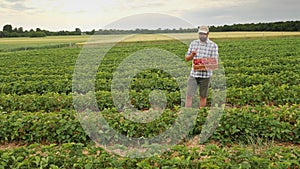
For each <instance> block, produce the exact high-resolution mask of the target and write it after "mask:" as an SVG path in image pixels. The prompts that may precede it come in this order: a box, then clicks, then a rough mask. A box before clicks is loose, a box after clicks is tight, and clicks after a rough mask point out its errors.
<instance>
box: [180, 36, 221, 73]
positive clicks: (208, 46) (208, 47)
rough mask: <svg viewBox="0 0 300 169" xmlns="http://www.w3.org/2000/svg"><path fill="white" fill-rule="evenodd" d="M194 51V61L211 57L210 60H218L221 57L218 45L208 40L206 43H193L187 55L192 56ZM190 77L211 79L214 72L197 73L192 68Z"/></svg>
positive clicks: (196, 41)
mask: <svg viewBox="0 0 300 169" xmlns="http://www.w3.org/2000/svg"><path fill="white" fill-rule="evenodd" d="M192 51H196V56H194V59H200V58H205V57H206V58H207V57H210V58H216V59H217V60H218V57H219V53H218V45H217V44H215V43H214V42H213V41H211V40H209V39H207V41H206V42H205V43H203V42H201V41H200V39H197V40H194V41H192V42H191V44H190V46H189V49H188V51H187V53H186V55H189V54H191V53H192ZM190 76H192V77H201V78H209V77H211V76H212V70H207V71H203V70H197V71H195V70H194V69H193V68H192V70H191V74H190Z"/></svg>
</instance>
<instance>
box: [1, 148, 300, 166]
mask: <svg viewBox="0 0 300 169" xmlns="http://www.w3.org/2000/svg"><path fill="white" fill-rule="evenodd" d="M259 148H260V149H261V151H258V150H252V147H245V146H240V145H235V146H233V147H231V148H227V147H219V146H217V145H213V144H207V145H205V146H203V148H202V150H197V149H195V148H192V147H187V146H184V145H178V146H175V147H174V148H172V149H171V150H170V151H168V152H165V153H163V154H162V155H159V156H158V155H155V156H151V157H147V158H142V159H130V158H127V157H119V156H116V155H111V154H108V153H107V152H106V151H104V150H103V149H102V148H99V147H96V146H84V145H83V144H80V143H65V144H62V145H56V144H51V145H41V144H33V145H29V146H26V147H19V148H14V149H9V150H0V157H1V158H0V164H1V167H0V168H1V169H2V168H3V169H4V168H51V169H58V168H90V169H94V168H142V169H144V168H147V169H148V168H149V169H150V168H165V169H167V168H270V169H286V168H291V169H296V168H299V167H300V164H299V161H298V159H299V158H300V149H299V148H297V147H292V146H290V147H281V146H276V145H275V146H272V147H267V146H260V147H259ZM282 159H285V160H282Z"/></svg>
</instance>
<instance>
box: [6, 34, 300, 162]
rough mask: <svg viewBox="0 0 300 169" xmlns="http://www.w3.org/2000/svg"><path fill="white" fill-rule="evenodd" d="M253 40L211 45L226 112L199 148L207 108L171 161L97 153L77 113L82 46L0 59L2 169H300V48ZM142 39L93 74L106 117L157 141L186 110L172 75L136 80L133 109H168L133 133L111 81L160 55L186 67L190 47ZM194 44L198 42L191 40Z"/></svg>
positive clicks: (148, 74)
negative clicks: (156, 103)
mask: <svg viewBox="0 0 300 169" xmlns="http://www.w3.org/2000/svg"><path fill="white" fill-rule="evenodd" d="M236 34H238V33H236ZM249 34H250V33H249ZM249 34H247V36H246V37H245V34H244V35H242V34H240V35H239V36H240V38H234V39H230V38H227V35H223V36H221V35H219V38H217V34H214V36H213V34H212V36H211V39H214V41H215V42H216V43H217V44H218V46H219V53H220V59H221V64H222V66H224V70H225V74H226V105H227V108H226V109H225V111H224V113H223V115H222V118H221V120H220V123H219V125H218V127H217V129H216V131H215V132H214V134H213V135H212V137H211V138H210V139H209V140H208V141H207V142H205V143H204V144H199V134H200V132H201V130H202V125H203V124H204V123H205V120H206V117H207V115H208V113H209V108H205V109H201V110H199V112H198V117H197V119H196V120H195V127H194V128H193V129H192V131H190V134H189V136H188V138H186V139H185V140H183V141H182V142H181V143H180V144H178V145H176V146H174V147H173V148H172V149H171V150H170V151H167V152H165V153H162V154H160V155H155V156H152V157H147V158H142V159H130V158H126V157H120V156H117V155H114V154H110V153H108V152H107V151H105V150H104V149H103V148H101V147H97V146H95V144H94V143H93V141H92V140H91V139H90V138H89V137H88V136H87V134H86V132H85V131H84V130H83V128H82V127H81V124H80V123H79V121H78V119H77V117H78V115H77V112H76V111H75V110H74V108H73V104H72V101H73V97H72V78H73V73H74V65H75V63H76V60H77V57H78V55H79V53H80V52H81V48H80V46H77V47H69V46H67V47H65V48H51V49H47V48H39V49H35V50H26V51H24V50H21V51H13V52H0V91H1V93H0V112H1V114H0V143H1V146H0V157H1V158H0V168H18V167H19V168H109V167H110V168H300V164H299V161H300V160H299V159H300V147H299V145H300V83H299V80H300V46H299V44H300V38H299V36H278V37H274V34H273V35H272V36H271V35H270V37H268V38H266V37H265V36H267V35H266V34H264V36H262V34H261V33H257V34H256V35H258V36H260V37H256V38H249V37H248V35H249ZM283 34H284V33H283ZM230 35H233V33H230ZM277 35H280V34H277ZM281 35H282V33H281ZM143 36H144V38H142V39H139V38H140V37H139V36H131V38H127V39H126V40H127V41H128V42H126V43H119V44H117V45H116V46H114V47H113V48H112V49H111V50H110V51H109V52H108V53H107V55H106V56H105V58H104V59H103V61H102V62H101V65H100V67H99V69H98V72H97V74H96V77H97V80H96V82H95V88H96V93H95V95H96V98H97V104H98V107H99V109H100V110H101V113H102V115H103V116H104V117H105V118H106V120H107V121H108V122H109V124H110V125H111V126H112V127H113V128H114V129H115V130H117V131H118V132H120V133H122V134H124V135H127V136H129V137H151V136H153V135H158V134H160V133H161V132H162V131H164V130H165V129H167V128H168V126H169V125H171V124H172V123H173V122H174V120H175V119H176V117H177V116H176V115H177V113H178V107H179V106H180V105H181V95H180V91H179V87H178V84H177V83H176V81H174V79H173V78H172V77H170V75H168V74H166V73H164V72H162V71H158V70H145V71H143V72H140V73H139V74H137V75H136V76H135V77H132V80H131V85H130V89H131V90H130V99H131V101H132V103H133V104H134V106H135V107H136V108H138V109H140V110H148V109H149V108H150V107H151V104H150V103H149V94H150V93H151V91H153V90H157V89H159V90H161V91H165V93H166V98H167V100H168V104H167V109H166V111H165V112H164V113H163V114H162V115H161V118H159V119H157V120H156V121H155V122H152V123H147V124H140V123H133V122H132V121H130V120H128V119H125V118H124V117H123V116H122V114H120V113H119V112H118V109H117V108H116V106H114V102H113V100H112V95H111V92H110V91H111V83H112V78H113V72H114V71H115V70H116V69H117V67H118V65H119V63H121V62H122V60H123V59H125V58H126V57H128V56H130V55H131V54H133V53H135V52H137V51H141V50H143V49H149V48H159V49H162V50H166V51H169V52H171V53H174V54H175V55H177V56H179V57H180V58H182V61H183V60H184V55H185V52H186V50H187V47H188V46H187V44H185V43H182V42H181V41H176V40H174V38H171V39H162V40H163V41H158V36H154V37H151V36H150V35H143ZM178 36H179V35H178ZM253 36H254V35H253ZM261 36H262V37H261ZM164 37H165V36H159V38H164ZM186 37H188V36H187V35H185V36H183V37H182V39H186ZM232 37H234V36H232ZM155 38H156V39H155ZM190 38H192V39H194V37H192V34H191V37H190ZM71 39H72V38H71ZM145 39H147V40H149V41H144V40H145ZM175 39H176V38H175ZM178 39H180V38H178ZM187 39H189V38H187ZM0 40H1V39H0ZM12 40H13V39H12ZM40 40H45V43H46V44H47V42H49V41H48V40H47V39H40ZM73 40H74V39H73ZM82 40H84V39H80V38H79V39H76V40H74V41H73V42H76V41H78V42H79V41H82ZM153 40H155V41H153ZM107 41H109V38H107ZM135 41H137V42H135ZM142 41H143V42H142ZM189 41H190V40H189ZM57 42H58V43H60V42H59V40H58V41H57ZM40 43H42V42H40ZM20 44H22V43H19V44H17V43H16V45H20ZM12 46H13V45H12ZM183 62H184V61H183ZM186 64H187V66H190V64H191V63H190V62H189V63H186ZM174 71H180V68H178V69H175V70H174ZM125 73H126V72H125ZM120 80H126V79H120ZM210 92H211V91H210ZM208 102H209V103H210V102H211V93H210V96H209V98H208ZM89 103H90V102H88V101H86V100H83V104H89ZM149 112H151V111H149ZM91 124H93V123H92V122H91ZM104 132H105V131H104ZM91 133H92V134H97V133H93V131H91ZM100 136H101V135H100ZM105 139H111V137H107V138H105Z"/></svg>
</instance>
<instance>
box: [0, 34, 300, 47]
mask: <svg viewBox="0 0 300 169" xmlns="http://www.w3.org/2000/svg"><path fill="white" fill-rule="evenodd" d="M196 36H197V35H196V34H195V33H173V34H172V33H169V34H140V35H99V38H98V42H96V43H112V42H116V41H119V40H120V39H121V40H122V41H123V42H136V41H157V40H174V39H179V40H185V39H189V40H190V39H195V37H196ZM274 36H275V37H276V36H300V33H299V32H211V33H210V38H211V39H220V38H255V37H256V38H264V37H274ZM120 37H123V38H124V39H122V38H120ZM89 38H90V36H88V35H83V36H48V37H43V38H27V37H26V38H0V51H14V50H27V49H31V48H35V49H39V48H47V47H49V48H50V47H65V46H74V45H79V46H82V45H85V44H86V42H87V41H88V40H89ZM90 43H95V42H90Z"/></svg>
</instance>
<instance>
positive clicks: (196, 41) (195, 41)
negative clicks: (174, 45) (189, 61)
mask: <svg viewBox="0 0 300 169" xmlns="http://www.w3.org/2000/svg"><path fill="white" fill-rule="evenodd" d="M198 43H200V40H199V39H195V40H193V41H192V42H191V44H198Z"/></svg>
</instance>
